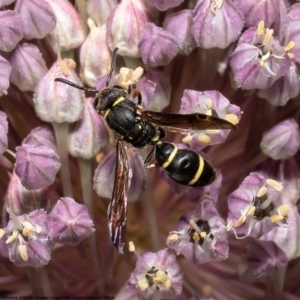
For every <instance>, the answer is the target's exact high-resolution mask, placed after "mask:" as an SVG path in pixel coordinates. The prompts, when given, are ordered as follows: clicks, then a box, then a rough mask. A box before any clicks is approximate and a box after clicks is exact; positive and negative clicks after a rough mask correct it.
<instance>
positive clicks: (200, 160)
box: [188, 155, 204, 185]
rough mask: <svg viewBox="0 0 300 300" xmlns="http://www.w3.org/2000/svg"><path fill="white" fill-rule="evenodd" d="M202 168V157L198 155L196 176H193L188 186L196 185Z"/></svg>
mask: <svg viewBox="0 0 300 300" xmlns="http://www.w3.org/2000/svg"><path fill="white" fill-rule="evenodd" d="M203 167H204V159H203V158H202V156H200V155H199V168H198V170H197V173H196V175H195V176H194V178H193V179H192V180H191V181H190V182H189V183H188V185H193V184H194V183H196V182H197V181H198V179H199V178H200V176H201V174H202V172H203Z"/></svg>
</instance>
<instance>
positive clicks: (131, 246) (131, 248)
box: [128, 241, 135, 252]
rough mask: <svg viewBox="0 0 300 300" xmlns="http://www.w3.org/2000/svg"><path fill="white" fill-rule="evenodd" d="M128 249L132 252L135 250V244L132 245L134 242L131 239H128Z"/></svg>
mask: <svg viewBox="0 0 300 300" xmlns="http://www.w3.org/2000/svg"><path fill="white" fill-rule="evenodd" d="M128 249H129V251H130V252H134V251H135V246H134V243H133V242H132V241H130V242H129V243H128Z"/></svg>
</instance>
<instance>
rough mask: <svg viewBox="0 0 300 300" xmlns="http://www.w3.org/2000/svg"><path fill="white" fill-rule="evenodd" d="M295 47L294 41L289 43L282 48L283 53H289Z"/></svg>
mask: <svg viewBox="0 0 300 300" xmlns="http://www.w3.org/2000/svg"><path fill="white" fill-rule="evenodd" d="M295 46H296V43H295V42H294V41H290V42H289V43H288V44H287V45H286V46H285V47H284V51H285V52H287V51H290V50H291V49H293V48H294V47H295Z"/></svg>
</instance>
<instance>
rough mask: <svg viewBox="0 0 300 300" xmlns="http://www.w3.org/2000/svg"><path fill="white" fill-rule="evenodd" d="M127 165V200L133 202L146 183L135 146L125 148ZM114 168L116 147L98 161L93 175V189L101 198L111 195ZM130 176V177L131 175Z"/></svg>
mask: <svg viewBox="0 0 300 300" xmlns="http://www.w3.org/2000/svg"><path fill="white" fill-rule="evenodd" d="M127 158H128V165H129V170H130V171H129V172H130V174H132V175H130V174H129V176H128V181H129V183H130V184H129V189H128V201H129V202H134V201H137V200H139V199H140V197H141V195H142V193H143V191H144V188H145V184H146V173H145V167H144V163H143V159H142V157H141V155H140V154H139V152H138V150H136V149H135V148H129V149H128V150H127ZM115 170H116V149H115V148H114V149H112V150H111V151H110V152H109V153H108V154H107V156H106V157H105V158H104V159H103V160H102V161H101V162H100V163H99V165H98V167H97V169H96V171H95V175H94V189H95V191H96V193H97V194H98V195H99V196H100V197H103V198H108V199H110V198H111V197H112V193H113V188H114V181H115ZM131 176H132V177H131Z"/></svg>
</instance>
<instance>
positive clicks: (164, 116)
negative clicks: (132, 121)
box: [142, 110, 236, 133]
mask: <svg viewBox="0 0 300 300" xmlns="http://www.w3.org/2000/svg"><path fill="white" fill-rule="evenodd" d="M142 115H143V117H144V118H145V119H146V120H147V121H148V122H150V123H153V124H156V125H158V126H160V127H163V128H165V129H166V130H168V131H173V132H179V133H188V132H193V131H199V130H206V129H236V126H235V125H233V124H232V123H230V122H228V121H227V120H224V119H220V118H218V117H213V116H208V115H205V114H200V113H194V114H186V115H181V114H171V113H163V112H155V111H151V110H144V111H142Z"/></svg>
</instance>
